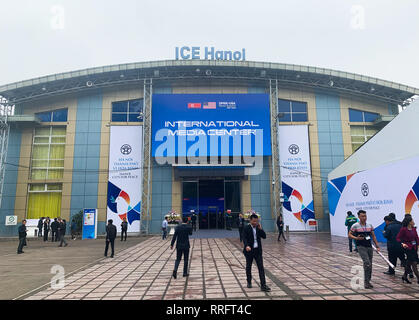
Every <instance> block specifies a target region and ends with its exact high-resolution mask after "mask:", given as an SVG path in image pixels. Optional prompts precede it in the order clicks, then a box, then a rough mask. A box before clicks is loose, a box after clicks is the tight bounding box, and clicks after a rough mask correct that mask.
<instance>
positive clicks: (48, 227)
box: [44, 217, 50, 241]
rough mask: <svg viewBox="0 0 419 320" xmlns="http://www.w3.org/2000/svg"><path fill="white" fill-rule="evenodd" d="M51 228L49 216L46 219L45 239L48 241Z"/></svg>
mask: <svg viewBox="0 0 419 320" xmlns="http://www.w3.org/2000/svg"><path fill="white" fill-rule="evenodd" d="M49 230H50V220H49V217H46V219H45V220H44V241H48V233H49Z"/></svg>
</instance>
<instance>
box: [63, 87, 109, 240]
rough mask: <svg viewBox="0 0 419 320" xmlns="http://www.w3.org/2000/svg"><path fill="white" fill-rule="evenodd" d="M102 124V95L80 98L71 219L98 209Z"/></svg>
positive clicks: (102, 228)
mask: <svg viewBox="0 0 419 320" xmlns="http://www.w3.org/2000/svg"><path fill="white" fill-rule="evenodd" d="M101 125H102V94H101V93H96V94H92V95H89V96H81V97H79V98H78V101H77V115H76V132H75V143H74V159H73V183H72V186H71V205H70V208H71V209H70V216H71V215H73V214H75V213H77V212H78V211H79V210H82V209H83V208H97V192H98V182H99V159H100V135H101ZM103 232H104V226H102V225H101V226H100V228H99V227H98V233H99V234H100V233H103Z"/></svg>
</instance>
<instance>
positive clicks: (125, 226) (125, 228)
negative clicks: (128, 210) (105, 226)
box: [121, 218, 128, 241]
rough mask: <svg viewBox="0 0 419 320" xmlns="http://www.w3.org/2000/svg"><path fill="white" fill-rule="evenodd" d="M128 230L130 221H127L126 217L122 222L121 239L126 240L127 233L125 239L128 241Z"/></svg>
mask: <svg viewBox="0 0 419 320" xmlns="http://www.w3.org/2000/svg"><path fill="white" fill-rule="evenodd" d="M127 232H128V222H127V218H124V220H123V221H122V223H121V241H124V235H125V241H127Z"/></svg>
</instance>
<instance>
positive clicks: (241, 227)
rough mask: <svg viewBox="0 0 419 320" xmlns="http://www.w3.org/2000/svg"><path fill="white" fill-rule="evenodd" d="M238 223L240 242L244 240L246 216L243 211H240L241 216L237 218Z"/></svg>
mask: <svg viewBox="0 0 419 320" xmlns="http://www.w3.org/2000/svg"><path fill="white" fill-rule="evenodd" d="M237 225H238V226H239V237H240V242H242V241H243V229H244V217H243V213H239V218H238V220H237Z"/></svg>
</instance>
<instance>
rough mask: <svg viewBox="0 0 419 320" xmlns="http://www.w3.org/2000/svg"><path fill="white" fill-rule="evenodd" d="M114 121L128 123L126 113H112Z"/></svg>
mask: <svg viewBox="0 0 419 320" xmlns="http://www.w3.org/2000/svg"><path fill="white" fill-rule="evenodd" d="M112 121H113V122H127V114H126V113H112Z"/></svg>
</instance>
